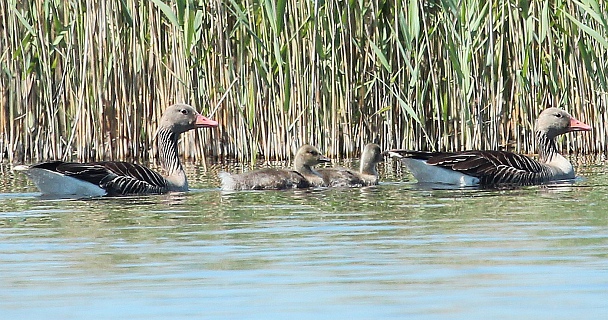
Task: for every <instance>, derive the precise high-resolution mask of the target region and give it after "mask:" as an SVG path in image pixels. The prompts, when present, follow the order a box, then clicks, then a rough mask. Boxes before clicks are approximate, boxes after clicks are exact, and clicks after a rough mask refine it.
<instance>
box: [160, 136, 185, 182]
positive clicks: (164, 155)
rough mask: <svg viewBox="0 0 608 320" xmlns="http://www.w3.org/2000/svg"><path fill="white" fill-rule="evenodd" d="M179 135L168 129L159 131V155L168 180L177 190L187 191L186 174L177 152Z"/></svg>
mask: <svg viewBox="0 0 608 320" xmlns="http://www.w3.org/2000/svg"><path fill="white" fill-rule="evenodd" d="M178 138H179V134H175V133H173V132H171V130H168V129H162V128H161V129H159V130H158V154H159V159H160V164H161V166H162V167H163V169H164V170H165V172H166V173H167V176H166V179H167V181H169V182H170V183H171V184H172V185H173V186H174V187H175V189H176V190H187V189H188V182H187V180H186V174H185V172H184V168H183V167H182V164H181V162H180V161H179V155H178V152H177V140H178Z"/></svg>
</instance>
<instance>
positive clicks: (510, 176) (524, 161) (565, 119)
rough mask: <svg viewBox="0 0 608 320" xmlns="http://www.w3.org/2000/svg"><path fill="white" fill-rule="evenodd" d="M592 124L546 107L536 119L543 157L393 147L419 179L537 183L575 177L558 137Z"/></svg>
mask: <svg viewBox="0 0 608 320" xmlns="http://www.w3.org/2000/svg"><path fill="white" fill-rule="evenodd" d="M590 130H591V127H590V126H589V125H587V124H585V123H583V122H580V121H578V120H576V119H575V118H573V117H572V116H571V115H570V114H568V112H566V111H564V110H561V109H558V108H548V109H545V110H544V111H543V112H541V114H540V115H539V116H538V119H537V120H536V129H535V133H536V141H537V144H538V154H539V159H538V161H537V160H534V159H532V158H529V157H527V156H524V155H520V154H515V153H511V152H506V151H479V150H472V151H463V152H425V151H408V150H389V151H388V154H390V155H392V156H394V157H397V158H400V159H401V161H402V162H403V163H405V165H406V166H407V168H408V169H409V170H410V171H411V172H412V174H413V175H414V177H415V178H416V179H417V180H418V182H422V183H438V184H452V185H459V186H485V187H491V186H500V185H534V184H542V183H546V182H551V181H558V180H568V179H574V177H575V175H574V168H573V167H572V164H570V162H569V161H568V159H566V158H564V157H563V156H562V155H561V154H559V152H558V150H557V145H556V143H555V138H556V137H557V136H559V135H561V134H564V133H567V132H572V131H590Z"/></svg>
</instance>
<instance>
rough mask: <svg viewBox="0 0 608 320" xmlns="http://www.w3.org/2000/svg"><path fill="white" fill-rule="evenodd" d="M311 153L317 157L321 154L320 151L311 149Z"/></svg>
mask: <svg viewBox="0 0 608 320" xmlns="http://www.w3.org/2000/svg"><path fill="white" fill-rule="evenodd" d="M310 154H312V155H313V156H315V157H316V156H318V155H319V153H318V152H316V151H311V152H310Z"/></svg>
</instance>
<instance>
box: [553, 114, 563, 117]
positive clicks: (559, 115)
mask: <svg viewBox="0 0 608 320" xmlns="http://www.w3.org/2000/svg"><path fill="white" fill-rule="evenodd" d="M555 116H556V117H558V118H561V117H563V115H562V114H561V113H556V114H555Z"/></svg>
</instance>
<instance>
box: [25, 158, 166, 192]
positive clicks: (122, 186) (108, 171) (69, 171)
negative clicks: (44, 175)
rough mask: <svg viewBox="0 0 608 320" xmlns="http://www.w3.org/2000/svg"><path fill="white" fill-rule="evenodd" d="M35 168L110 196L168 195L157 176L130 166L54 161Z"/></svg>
mask: <svg viewBox="0 0 608 320" xmlns="http://www.w3.org/2000/svg"><path fill="white" fill-rule="evenodd" d="M32 168H40V169H46V170H50V171H55V172H58V173H61V174H64V175H66V176H70V177H73V178H76V179H79V180H83V181H87V182H89V183H92V184H94V185H97V186H100V187H101V188H103V189H105V190H106V191H107V194H108V195H128V194H149V193H165V192H167V190H168V186H167V181H166V180H165V178H164V177H163V176H162V175H160V174H159V173H158V172H156V171H153V170H151V169H149V168H146V167H144V166H142V165H139V164H133V163H128V162H114V161H104V162H93V163H77V162H62V161H52V162H45V163H40V164H37V165H34V166H32Z"/></svg>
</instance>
